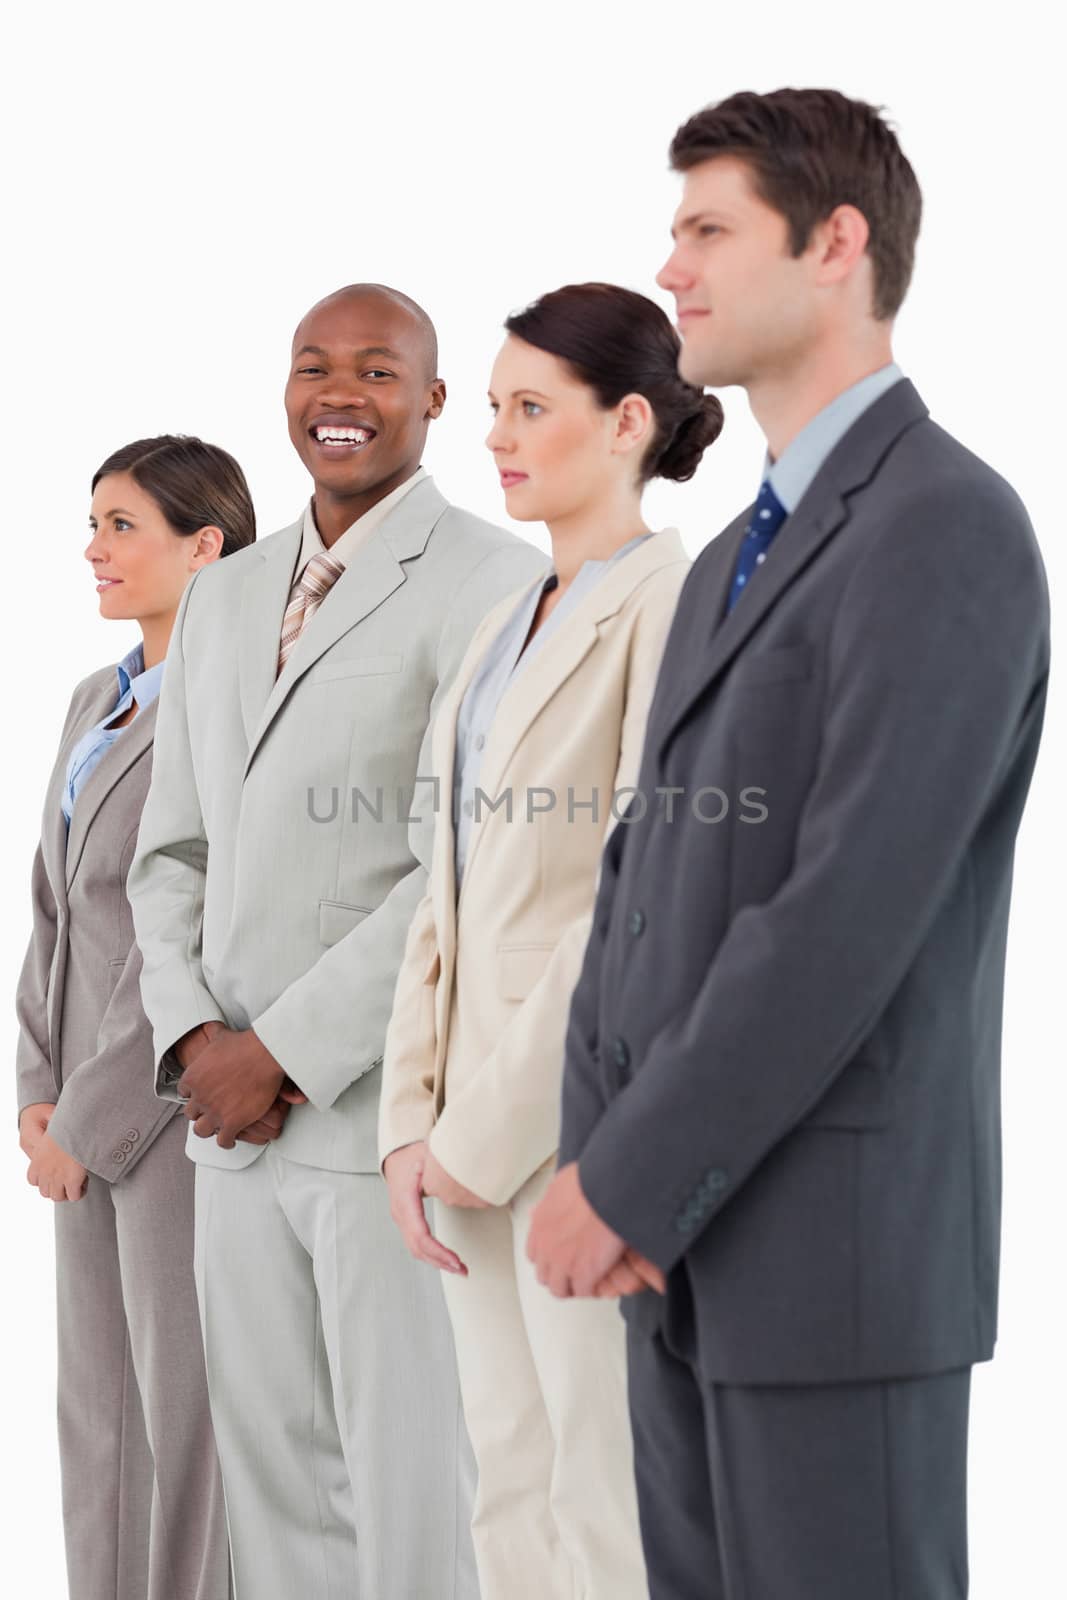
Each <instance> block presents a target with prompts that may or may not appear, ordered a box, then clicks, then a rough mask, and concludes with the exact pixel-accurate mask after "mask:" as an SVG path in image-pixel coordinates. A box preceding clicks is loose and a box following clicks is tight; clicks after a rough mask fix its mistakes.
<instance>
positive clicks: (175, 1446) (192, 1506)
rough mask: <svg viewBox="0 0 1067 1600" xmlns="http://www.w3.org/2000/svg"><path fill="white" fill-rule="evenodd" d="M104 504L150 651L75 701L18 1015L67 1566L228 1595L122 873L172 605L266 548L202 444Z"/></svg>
mask: <svg viewBox="0 0 1067 1600" xmlns="http://www.w3.org/2000/svg"><path fill="white" fill-rule="evenodd" d="M92 490H93V500H92V512H91V515H90V519H89V523H90V528H91V530H92V536H91V538H90V540H89V544H88V547H87V549H86V551H85V556H86V559H87V560H88V561H89V563H90V566H91V567H92V571H93V577H94V579H95V581H96V587H97V593H98V594H99V597H100V614H101V615H102V616H104V617H110V618H115V619H121V620H124V621H135V622H137V623H138V624H139V626H140V630H141V635H142V642H141V644H139V645H137V646H136V647H135V648H134V649H133V650H131V651H130V653H129V654H128V655H127V656H125V657H124V658H123V660H122V661H121V662H120V663H119V664H118V666H117V668H116V667H114V666H106V667H101V668H100V670H99V671H97V672H93V673H90V675H89V676H88V677H87V678H84V679H83V680H82V682H81V683H79V684H78V686H77V688H76V689H75V690H74V694H73V697H72V699H71V703H70V709H69V711H68V713H67V720H66V724H65V726H64V728H63V735H62V738H61V740H60V746H59V753H58V756H57V758H56V763H55V766H54V768H53V771H52V777H51V781H50V783H49V785H48V790H47V796H46V800H45V808H44V821H43V826H42V833H41V842H40V845H39V847H38V850H37V853H36V857H35V860H34V865H33V877H32V898H33V932H32V935H31V938H30V943H29V948H28V950H27V952H26V959H25V962H24V964H23V968H22V974H21V977H20V980H19V987H18V996H17V1002H16V1008H17V1012H18V1019H19V1043H18V1057H17V1075H18V1100H19V1136H20V1142H21V1145H22V1148H23V1150H24V1151H25V1153H26V1155H27V1157H28V1158H29V1163H30V1164H29V1171H28V1173H27V1177H28V1179H29V1182H30V1183H32V1184H35V1185H36V1186H37V1189H38V1191H39V1193H40V1194H41V1195H42V1196H43V1197H44V1198H45V1199H47V1200H52V1201H54V1202H56V1209H55V1224H56V1269H57V1280H58V1353H59V1441H60V1458H61V1466H62V1478H63V1518H64V1527H65V1534H66V1552H67V1569H68V1577H69V1584H70V1593H71V1596H72V1597H73V1600H225V1597H226V1596H228V1595H229V1593H230V1573H229V1552H228V1547H227V1540H226V1523H225V1513H224V1509H223V1500H222V1488H221V1484H220V1480H219V1472H218V1464H217V1461H216V1457H215V1444H214V1439H213V1436H212V1432H211V1422H210V1417H209V1412H208V1400H207V1387H206V1382H205V1374H204V1364H203V1356H202V1353H201V1342H200V1328H199V1321H198V1316H197V1309H196V1294H195V1288H194V1281H193V1262H192V1254H193V1168H192V1166H191V1165H190V1164H189V1163H188V1161H187V1160H186V1157H185V1153H184V1150H185V1131H186V1130H185V1119H184V1118H183V1117H182V1116H181V1115H180V1114H176V1113H180V1108H179V1107H178V1106H177V1105H174V1104H172V1103H169V1102H166V1101H162V1100H158V1099H157V1098H156V1097H155V1093H154V1088H153V1082H154V1065H155V1063H154V1056H153V1051H152V1034H151V1029H150V1027H149V1024H148V1022H147V1019H146V1018H145V1015H144V1012H143V1010H142V1007H141V995H140V973H141V957H140V953H139V951H138V949H137V947H136V945H135V944H134V937H133V923H132V920H131V916H130V911H129V906H128V904H127V901H126V874H127V872H128V870H129V865H130V860H131V858H132V855H133V850H134V845H135V843H136V839H137V829H138V823H139V820H140V814H141V808H142V806H143V804H144V799H145V795H146V794H147V791H148V783H149V777H150V775H151V763H152V739H153V731H154V726H155V715H156V696H157V695H158V693H159V686H160V679H161V676H162V672H163V660H164V656H165V654H166V649H167V641H168V638H169V636H170V630H171V626H172V624H173V621H174V616H175V613H176V611H177V609H178V603H179V601H180V600H181V597H182V592H183V590H184V588H185V585H186V583H187V582H188V581H189V578H190V577H191V576H192V574H193V573H194V572H196V571H197V570H198V569H199V568H200V567H202V566H205V565H206V564H207V563H209V562H212V561H216V560H218V559H219V558H220V557H221V556H225V555H227V554H229V553H230V552H231V551H233V550H237V549H239V548H241V547H242V546H244V545H247V544H250V543H251V542H252V541H253V540H254V539H255V516H254V513H253V510H252V503H251V499H250V497H249V493H248V486H247V484H246V483H245V479H244V475H243V474H242V472H241V469H240V467H239V466H238V465H237V463H236V462H235V461H234V460H233V459H232V457H231V456H229V455H227V454H226V452H225V451H224V450H220V449H218V448H217V447H216V446H214V445H209V444H204V443H203V442H202V441H201V440H199V439H194V438H183V437H176V436H171V435H167V436H164V437H161V438H156V439H143V440H140V441H138V442H137V443H135V444H131V445H128V446H126V448H125V449H123V450H119V451H118V452H116V454H114V455H112V456H110V457H109V458H108V460H107V461H105V462H104V464H103V465H102V466H101V467H100V469H99V471H98V472H97V473H96V475H95V477H94V478H93V483H92ZM279 1120H280V1119H279ZM258 1136H259V1137H261V1138H263V1139H267V1138H269V1137H270V1136H271V1129H270V1128H269V1127H268V1126H264V1127H262V1128H260V1129H259V1130H258Z"/></svg>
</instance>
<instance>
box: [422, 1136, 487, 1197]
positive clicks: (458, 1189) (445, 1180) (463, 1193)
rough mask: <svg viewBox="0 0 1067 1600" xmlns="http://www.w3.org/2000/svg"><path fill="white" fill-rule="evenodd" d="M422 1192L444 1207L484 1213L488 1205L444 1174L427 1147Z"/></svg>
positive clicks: (471, 1190)
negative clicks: (476, 1209)
mask: <svg viewBox="0 0 1067 1600" xmlns="http://www.w3.org/2000/svg"><path fill="white" fill-rule="evenodd" d="M422 1192H423V1194H428V1195H432V1196H433V1198H434V1199H435V1200H441V1201H443V1202H444V1204H445V1205H446V1206H470V1207H472V1208H474V1207H477V1208H478V1209H480V1210H483V1211H484V1210H485V1209H486V1208H487V1207H488V1205H489V1202H488V1200H483V1199H482V1197H481V1195H480V1194H475V1192H474V1190H473V1189H465V1188H464V1187H463V1185H462V1184H461V1183H460V1182H459V1180H458V1179H457V1178H453V1177H452V1175H451V1173H448V1172H446V1171H445V1169H444V1167H443V1166H442V1165H441V1163H440V1162H439V1161H438V1159H437V1157H436V1156H435V1155H434V1153H433V1151H432V1150H431V1149H430V1147H429V1145H427V1146H426V1160H425V1164H424V1166H423V1171H422Z"/></svg>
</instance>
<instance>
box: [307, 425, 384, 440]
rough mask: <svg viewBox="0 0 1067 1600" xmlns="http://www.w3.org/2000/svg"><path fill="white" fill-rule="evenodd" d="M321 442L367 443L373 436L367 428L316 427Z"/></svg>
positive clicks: (316, 435)
mask: <svg viewBox="0 0 1067 1600" xmlns="http://www.w3.org/2000/svg"><path fill="white" fill-rule="evenodd" d="M315 437H316V439H317V440H318V441H319V443H320V444H366V443H367V441H368V440H369V439H370V438H371V437H372V435H371V434H370V433H369V432H368V430H367V429H366V428H335V427H322V428H316V429H315Z"/></svg>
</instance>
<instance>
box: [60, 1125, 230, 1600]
mask: <svg viewBox="0 0 1067 1600" xmlns="http://www.w3.org/2000/svg"><path fill="white" fill-rule="evenodd" d="M185 1132H186V1123H185V1118H184V1117H176V1118H175V1119H174V1120H173V1121H172V1122H170V1123H168V1124H167V1126H166V1127H165V1128H164V1129H163V1130H162V1131H161V1132H160V1133H159V1134H158V1135H157V1137H156V1139H155V1141H154V1143H153V1144H152V1146H151V1148H150V1149H149V1150H148V1151H147V1152H146V1153H145V1155H144V1156H143V1157H142V1158H141V1160H140V1161H139V1162H138V1163H137V1165H136V1167H134V1168H133V1170H132V1171H131V1172H130V1173H129V1175H128V1176H127V1177H125V1178H123V1179H122V1180H121V1181H120V1182H118V1183H115V1184H109V1183H105V1182H104V1180H103V1179H102V1178H96V1177H93V1176H92V1175H91V1174H90V1177H89V1184H88V1188H87V1190H86V1192H85V1194H84V1196H83V1197H82V1199H81V1200H78V1201H75V1202H71V1201H65V1202H64V1203H63V1204H61V1205H57V1206H56V1207H55V1225H56V1277H57V1290H58V1349H59V1450H60V1466H61V1471H62V1480H63V1521H64V1530H65V1534H66V1548H67V1574H68V1579H69V1584H70V1595H71V1600H227V1596H228V1595H229V1594H230V1577H229V1572H230V1568H229V1556H228V1551H227V1542H226V1521H225V1511H224V1507H223V1497H222V1483H221V1480H220V1477H219V1468H218V1460H217V1457H216V1454H215V1443H214V1438H213V1436H212V1431H211V1418H210V1413H209V1409H208V1396H207V1385H206V1382H205V1376H204V1358H203V1353H202V1350H201V1345H200V1328H199V1323H198V1318H197V1304H196V1291H195V1287H194V1283H193V1168H192V1164H191V1162H190V1161H189V1160H188V1158H187V1156H186V1154H185Z"/></svg>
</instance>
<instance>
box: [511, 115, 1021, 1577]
mask: <svg viewBox="0 0 1067 1600" xmlns="http://www.w3.org/2000/svg"><path fill="white" fill-rule="evenodd" d="M672 160H673V163H674V165H675V167H676V168H677V169H679V170H681V171H682V172H684V173H685V192H684V196H683V200H682V204H681V208H680V211H679V214H678V216H677V218H676V226H675V229H674V236H675V240H676V244H675V249H674V251H673V253H672V255H671V258H670V260H669V262H668V263H667V265H666V266H665V268H664V269H663V271H662V273H661V274H660V279H659V281H660V283H661V284H662V286H663V287H664V288H667V289H669V290H671V291H672V292H673V293H674V295H675V297H676V299H677V303H678V321H679V326H680V328H681V331H682V334H683V340H684V351H683V356H682V363H681V370H682V372H683V375H684V376H685V377H686V378H688V379H689V380H690V381H692V382H697V383H708V384H714V385H726V384H741V385H743V386H744V387H745V388H746V389H747V391H748V394H749V399H750V402H751V405H752V409H753V411H754V413H755V416H756V418H757V420H758V421H759V423H760V425H761V427H762V428H763V430H764V432H765V434H766V438H767V445H768V462H767V466H766V469H765V482H764V484H763V486H762V488H761V490H760V494H759V497H758V499H757V501H756V503H755V505H754V506H753V507H751V508H750V509H749V510H748V511H746V512H745V513H744V515H742V516H741V517H739V518H737V520H736V521H735V522H733V523H732V524H731V525H730V526H729V527H728V528H727V529H726V530H725V532H724V533H723V534H722V535H721V536H720V537H719V538H718V539H715V540H714V541H713V542H712V543H711V544H710V545H709V546H708V547H707V549H705V550H704V551H703V552H702V554H701V556H700V557H699V559H698V560H697V561H696V563H695V564H694V566H693V569H692V572H691V574H690V576H689V578H688V580H687V582H686V585H685V588H684V589H683V591H682V596H681V600H680V603H679V607H678V611H677V613H676V617H675V621H674V624H673V627H672V631H671V634H670V637H669V640H668V643H667V647H666V652H665V655H664V659H663V665H662V668H661V673H660V678H659V682H658V685H657V689H656V693H655V698H654V701H653V704H652V709H651V713H650V717H649V722H648V729H647V734H646V743H645V749H644V755H643V760H642V767H641V772H640V777H639V781H638V793H637V794H636V795H635V796H634V797H633V799H632V800H631V802H630V805H629V807H628V809H627V812H626V814H625V815H624V817H623V819H622V821H623V823H624V824H625V825H624V826H620V827H618V828H617V829H616V830H615V832H614V834H613V835H612V838H611V840H610V842H609V844H608V846H607V849H606V852H605V857H604V861H603V866H602V870H601V879H600V887H599V894H598V901H597V907H596V912H595V917H594V925H593V932H592V935H591V937H590V941H589V945H588V948H587V952H586V956H585V962H584V966H583V971H582V975H581V978H580V981H579V983H578V986H577V989H576V990H575V993H574V997H573V1001H572V1007H571V1013H570V1020H569V1026H568V1043H567V1064H566V1077H565V1083H564V1103H563V1136H562V1146H561V1153H560V1171H559V1173H558V1174H557V1177H556V1179H555V1181H554V1184H553V1186H552V1188H551V1189H550V1190H549V1191H548V1192H547V1194H546V1196H545V1198H544V1199H543V1201H542V1204H541V1207H540V1209H539V1212H538V1214H537V1216H536V1217H535V1221H534V1226H533V1229H532V1231H531V1235H530V1253H531V1256H532V1257H533V1259H534V1260H535V1261H536V1262H537V1265H538V1270H539V1275H540V1277H541V1279H542V1281H543V1282H545V1283H547V1284H548V1286H549V1287H550V1288H551V1290H552V1291H553V1292H554V1293H555V1294H557V1295H569V1294H578V1295H583V1294H591V1293H600V1294H620V1295H621V1296H623V1300H622V1304H623V1309H624V1313H625V1315H626V1318H627V1322H628V1326H629V1360H630V1389H631V1415H632V1420H633V1426H634V1435H635V1443H636V1452H635V1454H636V1466H637V1476H638V1489H639V1495H640V1503H641V1518H642V1531H643V1536H644V1542H645V1550H646V1556H647V1562H648V1569H649V1578H650V1586H651V1593H652V1596H653V1597H654V1600H668V1597H669V1600H690V1597H692V1600H696V1597H697V1596H700V1597H702V1600H708V1597H712V1596H714V1597H717V1600H718V1597H722V1600H947V1597H949V1596H959V1595H964V1594H965V1593H966V1589H967V1549H966V1492H965V1466H966V1448H967V1417H968V1397H969V1383H970V1368H971V1365H972V1363H974V1362H975V1361H982V1360H987V1359H988V1358H989V1357H990V1356H991V1354H992V1351H993V1344H994V1337H995V1321H996V1296H997V1265H998V1247H999V1211H1000V1126H999V1090H998V1084H999V1056H1000V1031H1001V1029H1000V1024H1001V1004H1002V994H1003V972H1004V951H1005V942H1006V932H1007V921H1008V903H1009V895H1010V887H1011V870H1012V856H1013V849H1014V843H1015V835H1016V831H1017V828H1018V824H1019V819H1020V816H1021V813H1022V809H1023V804H1024V801H1025V797H1026V793H1027V789H1028V787H1029V783H1030V777H1031V773H1032V770H1033V766H1034V761H1035V757H1036V754H1037V747H1038V741H1039V737H1040V730H1041V721H1042V715H1043V710H1044V699H1045V685H1046V677H1047V672H1048V656H1049V644H1048V602H1047V591H1046V586H1045V580H1044V573H1043V568H1042V564H1041V559H1040V556H1039V553H1038V550H1037V546H1036V543H1035V540H1034V535H1033V530H1032V528H1031V526H1030V523H1029V520H1028V518H1027V515H1026V512H1025V510H1024V508H1023V506H1022V504H1021V503H1020V501H1019V499H1018V497H1017V495H1016V494H1015V493H1014V491H1013V490H1012V489H1011V488H1010V486H1009V485H1008V484H1007V483H1005V482H1004V480H1003V479H1002V478H1000V477H998V476H997V474H996V473H995V472H993V471H992V470H991V469H990V468H989V467H987V466H986V465H985V464H984V463H983V462H981V461H979V460H978V459H977V458H976V457H975V456H973V455H971V454H970V453H969V452H968V451H967V450H965V449H964V448H963V446H962V445H960V444H958V443H957V442H956V441H955V440H954V439H953V438H951V437H950V436H949V435H948V434H946V433H945V432H943V431H942V430H941V429H940V428H939V427H938V426H937V425H936V424H935V423H934V422H932V421H931V420H930V418H929V415H928V413H927V410H926V407H925V406H924V404H923V402H922V400H921V399H920V398H919V395H918V394H917V393H916V391H915V389H914V388H913V387H912V385H911V384H910V383H909V382H908V381H907V379H905V378H904V377H903V375H902V374H901V373H900V372H899V369H897V368H896V367H895V365H894V364H893V361H892V353H891V349H890V334H891V329H892V321H893V317H894V314H895V312H896V310H897V308H898V307H899V305H900V302H901V300H902V299H903V296H904V293H905V291H906V288H907V285H908V281H909V278H910V274H911V266H912V259H913V253H914V245H915V240H916V236H917V233H918V226H919V215H920V204H921V202H920V195H919V189H918V185H917V183H916V180H915V176H914V174H913V172H912V170H911V167H910V166H909V164H908V162H907V161H906V159H905V157H904V156H903V154H902V152H901V150H900V148H899V145H898V143H897V141H896V138H895V137H894V135H893V133H892V132H891V131H890V129H889V128H888V127H887V126H886V124H885V123H884V122H883V121H882V120H881V118H880V117H879V116H878V114H877V112H876V111H875V109H874V108H872V107H870V106H866V105H863V104H860V103H857V102H854V101H849V100H847V99H846V98H845V97H844V96H842V95H839V94H836V93H834V92H831V91H813V90H808V91H797V90H781V91H778V92H777V93H775V94H771V95H766V96H760V95H755V94H740V95H735V96H733V97H731V99H729V100H727V101H724V102H722V103H721V104H720V105H718V106H713V107H711V108H709V109H707V110H705V111H703V112H700V113H699V114H698V115H697V116H695V117H693V118H692V119H691V120H690V121H689V122H688V123H687V124H686V125H685V126H684V127H683V128H681V129H680V130H679V132H678V134H677V135H676V137H675V140H674V144H673V146H672ZM719 791H721V793H719ZM754 804H755V806H756V808H757V809H756V810H755V811H754V810H753V806H754ZM657 1291H659V1292H657Z"/></svg>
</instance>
